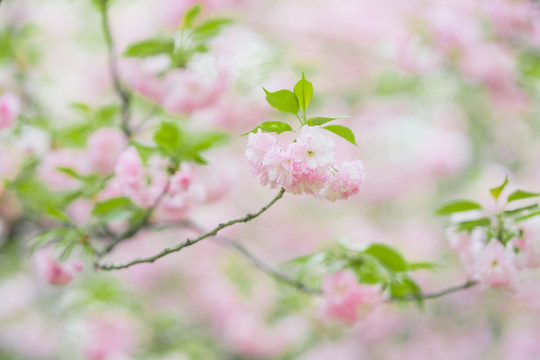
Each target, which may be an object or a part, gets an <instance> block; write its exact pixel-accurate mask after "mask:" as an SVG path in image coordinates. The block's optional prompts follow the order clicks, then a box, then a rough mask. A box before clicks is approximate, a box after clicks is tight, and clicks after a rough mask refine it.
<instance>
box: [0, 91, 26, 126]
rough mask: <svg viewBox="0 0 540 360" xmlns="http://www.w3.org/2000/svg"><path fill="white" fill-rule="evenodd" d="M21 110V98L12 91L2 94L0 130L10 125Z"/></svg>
mask: <svg viewBox="0 0 540 360" xmlns="http://www.w3.org/2000/svg"><path fill="white" fill-rule="evenodd" d="M20 112H21V100H20V99H19V98H18V97H17V96H16V95H14V94H12V93H10V92H5V93H3V94H2V95H0V130H2V129H5V128H8V127H10V126H11V125H12V124H13V121H14V120H15V119H16V118H17V116H19V113H20Z"/></svg>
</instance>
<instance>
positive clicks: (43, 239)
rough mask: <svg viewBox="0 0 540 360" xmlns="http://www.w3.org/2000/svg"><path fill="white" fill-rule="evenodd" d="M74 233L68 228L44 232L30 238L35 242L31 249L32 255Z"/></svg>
mask: <svg viewBox="0 0 540 360" xmlns="http://www.w3.org/2000/svg"><path fill="white" fill-rule="evenodd" d="M72 231H73V229H70V228H66V227H58V228H53V229H47V230H43V231H42V232H40V233H39V234H37V235H35V236H33V237H32V238H30V240H31V241H33V243H32V245H31V247H30V253H33V252H35V251H36V250H37V249H38V248H39V247H41V246H44V245H47V244H49V243H51V242H53V241H55V240H57V239H62V238H65V237H66V235H67V234H68V233H69V232H72Z"/></svg>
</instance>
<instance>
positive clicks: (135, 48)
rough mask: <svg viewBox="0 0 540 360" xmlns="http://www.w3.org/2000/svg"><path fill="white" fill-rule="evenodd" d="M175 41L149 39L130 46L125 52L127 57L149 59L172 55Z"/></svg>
mask: <svg viewBox="0 0 540 360" xmlns="http://www.w3.org/2000/svg"><path fill="white" fill-rule="evenodd" d="M173 52H174V41H173V40H172V39H159V38H154V39H147V40H142V41H139V42H136V43H133V44H130V45H129V46H128V47H127V49H126V50H125V51H124V54H123V55H124V56H125V57H141V58H144V57H148V56H154V55H159V54H168V55H170V54H172V53H173Z"/></svg>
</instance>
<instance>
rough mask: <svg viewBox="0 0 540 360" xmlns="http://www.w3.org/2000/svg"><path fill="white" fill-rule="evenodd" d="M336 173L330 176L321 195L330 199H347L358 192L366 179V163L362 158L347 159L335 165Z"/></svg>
mask: <svg viewBox="0 0 540 360" xmlns="http://www.w3.org/2000/svg"><path fill="white" fill-rule="evenodd" d="M335 169H336V173H335V174H333V176H330V179H329V181H328V184H327V185H326V187H325V188H324V189H323V190H322V191H321V196H322V197H323V198H325V199H327V200H330V201H336V200H337V199H347V198H349V197H351V196H353V195H356V194H358V192H359V191H360V188H361V187H362V184H363V183H364V181H365V180H366V174H365V172H364V164H363V163H362V162H361V161H360V160H356V161H346V162H343V163H342V164H341V165H338V166H336V167H335Z"/></svg>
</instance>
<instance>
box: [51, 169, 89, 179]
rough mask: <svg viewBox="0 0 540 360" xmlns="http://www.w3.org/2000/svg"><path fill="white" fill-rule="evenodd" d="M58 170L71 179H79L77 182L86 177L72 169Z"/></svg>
mask: <svg viewBox="0 0 540 360" xmlns="http://www.w3.org/2000/svg"><path fill="white" fill-rule="evenodd" d="M56 170H58V171H60V172H61V173H64V174H66V175H67V176H69V177H72V178H74V179H77V180H81V179H83V178H84V176H82V175H80V174H79V173H78V172H76V171H75V170H73V169H71V168H67V167H62V166H59V167H57V168H56Z"/></svg>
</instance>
